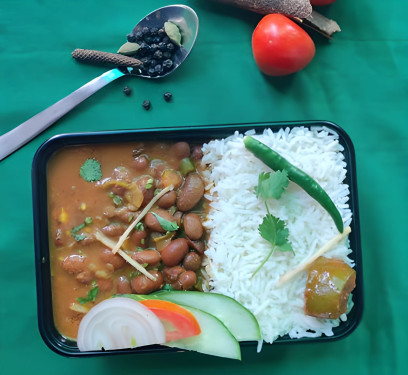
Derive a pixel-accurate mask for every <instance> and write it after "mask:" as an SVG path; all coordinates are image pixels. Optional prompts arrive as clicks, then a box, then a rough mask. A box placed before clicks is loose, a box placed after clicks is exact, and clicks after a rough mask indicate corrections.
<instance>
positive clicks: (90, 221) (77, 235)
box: [71, 217, 92, 242]
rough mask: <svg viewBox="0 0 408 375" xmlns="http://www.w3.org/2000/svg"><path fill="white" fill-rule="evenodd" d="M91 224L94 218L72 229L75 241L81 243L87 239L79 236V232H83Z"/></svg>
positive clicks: (88, 218) (82, 235)
mask: <svg viewBox="0 0 408 375" xmlns="http://www.w3.org/2000/svg"><path fill="white" fill-rule="evenodd" d="M90 224H92V218H91V217H87V218H85V221H84V222H83V223H82V224H79V225H78V226H76V227H75V228H72V230H71V235H72V237H74V239H75V241H77V242H79V241H82V240H84V239H85V238H86V236H85V235H84V234H78V232H79V231H80V230H82V229H83V228H84V227H85V225H90Z"/></svg>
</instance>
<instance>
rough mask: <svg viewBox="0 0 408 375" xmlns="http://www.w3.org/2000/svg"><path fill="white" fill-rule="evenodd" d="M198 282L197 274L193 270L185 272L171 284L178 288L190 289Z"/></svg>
mask: <svg viewBox="0 0 408 375" xmlns="http://www.w3.org/2000/svg"><path fill="white" fill-rule="evenodd" d="M196 282H197V275H196V274H195V272H193V271H185V272H183V273H182V274H181V275H180V276H179V278H178V280H177V281H176V282H174V283H173V284H171V286H172V287H173V288H174V289H176V290H189V289H191V288H192V287H193V286H194V285H195V283H196Z"/></svg>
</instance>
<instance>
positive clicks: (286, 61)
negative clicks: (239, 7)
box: [252, 14, 316, 76]
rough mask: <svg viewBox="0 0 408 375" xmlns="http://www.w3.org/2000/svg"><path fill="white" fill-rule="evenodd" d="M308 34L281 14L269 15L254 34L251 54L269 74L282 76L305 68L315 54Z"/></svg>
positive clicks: (263, 19) (261, 68) (265, 72)
mask: <svg viewBox="0 0 408 375" xmlns="http://www.w3.org/2000/svg"><path fill="white" fill-rule="evenodd" d="M315 51H316V48H315V45H314V43H313V40H312V38H310V36H309V34H308V33H307V32H306V31H304V30H303V29H302V28H301V27H300V26H298V25H297V24H296V23H295V22H293V21H291V20H290V19H289V18H288V17H286V16H283V15H281V14H268V15H266V16H265V17H263V18H262V19H261V21H260V22H259V23H258V25H257V27H256V28H255V30H254V33H253V34H252V53H253V55H254V58H255V61H256V63H257V65H258V67H259V69H260V70H261V71H262V72H263V73H264V74H267V75H270V76H283V75H286V74H291V73H294V72H297V71H298V70H301V69H303V68H304V67H305V66H306V65H308V64H309V63H310V61H312V59H313V57H314V55H315Z"/></svg>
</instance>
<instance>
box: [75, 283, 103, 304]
mask: <svg viewBox="0 0 408 375" xmlns="http://www.w3.org/2000/svg"><path fill="white" fill-rule="evenodd" d="M98 292H99V288H98V287H97V286H95V287H93V288H92V289H91V290H90V291H89V292H88V293H87V294H86V297H78V298H77V301H78V302H79V303H80V304H81V305H83V304H84V303H87V302H94V301H95V299H96V296H97V295H98Z"/></svg>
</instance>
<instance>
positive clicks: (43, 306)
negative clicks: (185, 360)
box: [31, 120, 364, 357]
mask: <svg viewBox="0 0 408 375" xmlns="http://www.w3.org/2000/svg"><path fill="white" fill-rule="evenodd" d="M294 127H306V128H315V127H317V128H326V129H328V130H331V131H334V132H336V133H337V134H338V137H339V143H340V144H341V145H342V146H343V147H344V150H343V154H344V157H345V161H346V163H347V175H346V179H345V182H346V183H347V184H348V185H349V187H350V196H349V202H348V203H349V206H350V208H351V210H352V213H353V220H352V222H351V229H352V232H351V234H350V235H349V240H350V246H351V248H352V250H353V252H352V255H351V257H352V259H353V260H354V262H355V269H356V272H357V275H358V276H357V277H358V282H357V286H356V288H355V290H354V291H353V302H354V306H353V309H352V310H351V311H350V313H349V314H348V319H347V321H345V322H341V323H340V325H339V326H338V327H335V328H334V329H333V332H334V335H333V336H320V337H311V338H308V337H304V338H300V339H291V338H289V337H287V336H284V337H281V338H279V339H277V340H276V341H274V343H273V345H278V344H294V343H323V342H333V341H337V340H340V339H344V338H346V337H347V336H349V335H350V334H351V333H352V332H353V331H354V330H355V329H356V328H357V327H358V325H359V324H360V322H361V320H362V315H363V310H364V298H363V269H362V250H361V234H360V218H359V207H358V191H357V181H356V180H357V179H356V176H357V171H356V158H355V149H354V145H353V143H352V141H351V139H350V137H349V135H348V134H347V133H346V132H345V130H344V129H343V128H342V127H340V126H339V125H337V124H335V123H334V122H331V121H326V120H308V121H283V122H275V121H271V122H248V123H227V124H215V125H191V126H170V127H160V126H158V127H151V128H138V129H131V130H129V129H123V130H107V131H92V132H77V133H65V134H58V135H55V136H53V137H51V138H49V139H48V140H46V141H45V142H44V143H43V144H42V145H41V146H40V147H39V148H38V150H37V152H36V153H35V155H34V158H33V162H32V169H31V180H32V198H33V226H34V247H35V270H36V289H37V322H38V329H39V333H40V335H41V337H42V339H43V341H44V342H45V344H46V345H47V346H48V347H49V348H50V349H51V350H52V351H54V352H55V353H57V354H60V355H63V356H66V357H90V356H100V355H116V354H143V353H145V354H152V353H167V352H183V351H184V350H180V349H174V348H168V347H164V346H160V345H152V346H146V347H141V348H137V349H123V350H109V351H95V352H80V351H79V350H78V349H77V348H76V346H75V342H73V341H71V340H68V339H66V338H64V337H63V336H62V335H61V334H59V332H58V331H57V330H56V328H55V326H54V321H53V313H52V302H50V301H51V300H52V295H51V275H50V268H49V262H48V260H47V256H48V247H49V242H48V218H47V215H46V214H44V207H47V189H46V166H47V163H48V160H49V159H50V158H51V157H52V155H53V154H54V153H55V152H56V151H58V150H59V149H61V148H63V147H69V146H80V145H86V144H102V143H116V142H123V143H127V142H132V141H139V140H144V141H149V140H157V139H160V140H168V141H172V140H186V141H189V142H192V143H193V142H194V141H199V142H200V143H201V142H205V141H208V140H210V139H214V138H224V137H228V136H230V135H232V134H233V133H234V132H235V131H238V132H240V133H245V132H247V131H249V130H255V132H256V133H259V132H262V131H263V130H264V129H266V128H271V129H272V130H273V131H278V130H279V129H281V128H283V129H285V128H289V129H292V128H294ZM45 211H46V212H47V210H45ZM255 345H257V343H256V342H243V343H241V347H246V346H255ZM264 345H269V344H265V343H264Z"/></svg>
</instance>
